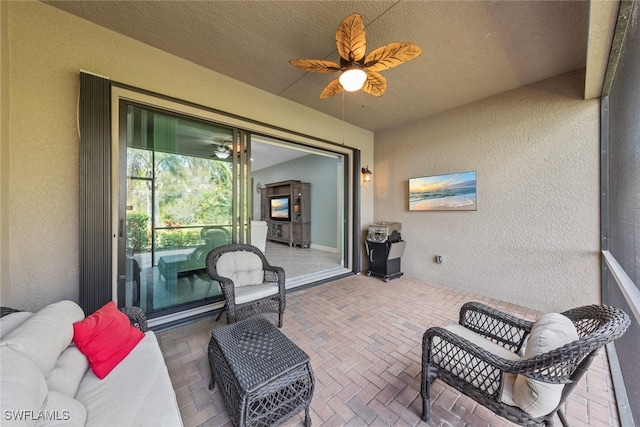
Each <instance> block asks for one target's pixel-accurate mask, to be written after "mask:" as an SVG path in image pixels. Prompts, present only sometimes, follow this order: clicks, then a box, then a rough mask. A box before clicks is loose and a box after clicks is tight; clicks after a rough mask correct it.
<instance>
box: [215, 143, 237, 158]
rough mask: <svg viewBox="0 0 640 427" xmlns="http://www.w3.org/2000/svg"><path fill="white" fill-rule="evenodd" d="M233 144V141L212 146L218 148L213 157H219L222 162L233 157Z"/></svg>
mask: <svg viewBox="0 0 640 427" xmlns="http://www.w3.org/2000/svg"><path fill="white" fill-rule="evenodd" d="M231 143H232V141H221V142H218V143H215V142H214V143H213V144H211V145H213V146H214V147H216V148H215V150H214V151H213V154H212V155H211V157H217V158H218V159H220V160H224V159H226V158H227V157H229V156H230V155H231V149H230V148H231Z"/></svg>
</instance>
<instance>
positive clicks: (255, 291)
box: [235, 284, 278, 304]
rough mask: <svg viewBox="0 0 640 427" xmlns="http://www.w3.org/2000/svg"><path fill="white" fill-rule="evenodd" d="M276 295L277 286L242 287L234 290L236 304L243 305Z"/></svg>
mask: <svg viewBox="0 0 640 427" xmlns="http://www.w3.org/2000/svg"><path fill="white" fill-rule="evenodd" d="M277 293H278V286H277V285H271V284H265V285H250V286H242V287H240V288H235V294H236V304H244V303H245V302H249V301H255V300H257V299H260V298H265V297H268V296H270V295H275V294H277Z"/></svg>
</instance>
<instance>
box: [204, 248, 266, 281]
mask: <svg viewBox="0 0 640 427" xmlns="http://www.w3.org/2000/svg"><path fill="white" fill-rule="evenodd" d="M216 271H217V272H218V275H219V276H222V277H226V278H228V279H231V280H232V281H233V284H234V287H236V288H238V287H241V286H250V285H261V284H262V283H263V282H264V271H263V270H262V260H261V259H260V257H259V256H258V255H256V254H254V253H253V252H247V251H237V252H227V253H224V254H222V255H220V258H218V262H217V263H216Z"/></svg>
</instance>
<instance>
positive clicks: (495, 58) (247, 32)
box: [46, 1, 615, 131]
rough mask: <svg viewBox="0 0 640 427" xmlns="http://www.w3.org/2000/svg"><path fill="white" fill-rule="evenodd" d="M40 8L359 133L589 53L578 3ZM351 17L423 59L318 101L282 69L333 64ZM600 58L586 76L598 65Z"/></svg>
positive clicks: (301, 78) (372, 43)
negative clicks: (338, 37)
mask: <svg viewBox="0 0 640 427" xmlns="http://www.w3.org/2000/svg"><path fill="white" fill-rule="evenodd" d="M46 3H47V4H49V5H51V6H54V7H56V8H59V9H62V10H64V11H67V12H69V13H72V14H74V15H77V16H79V17H82V18H85V19H88V20H90V21H93V22H95V23H96V24H98V25H101V26H103V27H106V28H109V29H111V30H113V31H116V32H118V33H121V34H123V35H126V36H128V37H131V38H133V39H136V40H139V41H141V42H144V43H146V44H148V45H151V46H154V47H156V48H158V49H161V50H163V51H166V52H169V53H172V54H174V55H176V56H179V57H182V58H184V59H187V60H189V61H191V62H194V63H196V64H199V65H201V66H203V67H206V68H209V69H211V70H214V71H216V72H218V73H221V74H224V75H227V76H229V77H232V78H234V79H236V80H239V81H242V82H244V83H247V84H249V85H251V86H254V87H257V88H260V89H262V90H265V91H267V92H270V93H273V94H275V95H278V96H281V97H283V98H286V99H290V100H292V101H295V102H297V103H300V104H303V105H306V106H308V107H310V108H313V109H315V110H318V111H321V112H324V113H326V114H328V115H331V116H334V117H337V118H340V119H342V118H344V119H345V120H346V121H347V122H349V123H352V124H354V125H357V126H360V127H362V128H365V129H369V130H371V131H379V130H385V129H390V128H393V127H396V126H399V125H402V124H406V123H408V122H411V121H414V120H417V119H421V118H424V117H427V116H430V115H433V114H436V113H439V112H442V111H445V110H448V109H451V108H454V107H457V106H460V105H464V104H467V103H470V102H473V101H476V100H479V99H482V98H485V97H487V96H491V95H494V94H498V93H501V92H504V91H506V90H510V89H514V88H517V87H520V86H523V85H526V84H529V83H532V82H535V81H539V80H542V79H545V78H548V77H552V76H555V75H558V74H562V73H565V72H568V71H572V70H576V69H582V68H585V67H586V65H587V46H588V45H589V44H591V43H592V40H590V39H589V33H588V31H589V27H590V16H589V8H590V3H589V2H586V1H577V2H572V1H193V2H192V1H46ZM354 12H357V13H360V14H361V15H362V17H363V19H364V22H365V25H366V38H367V52H371V51H372V50H373V49H375V48H377V47H379V46H382V45H384V44H387V43H390V42H394V41H410V42H413V43H415V44H417V45H418V46H420V47H421V48H422V51H423V54H422V56H420V57H418V58H416V59H414V60H413V61H411V62H408V63H406V64H402V65H400V66H398V67H396V68H393V69H389V70H385V71H382V74H383V75H384V76H385V77H386V79H387V83H388V89H387V91H386V93H385V94H384V95H383V96H382V97H373V96H371V95H368V94H366V93H364V92H356V93H347V94H345V95H344V97H343V96H342V94H339V95H336V96H334V97H332V98H330V99H326V100H321V99H319V95H320V92H321V91H322V89H323V88H324V86H325V85H326V84H327V83H328V82H329V81H331V80H332V79H333V78H335V77H337V75H334V74H321V73H305V72H304V71H301V70H299V69H297V68H294V67H292V66H291V65H290V64H289V62H288V61H289V59H293V58H309V59H329V60H332V61H336V62H337V61H338V60H339V56H338V53H337V51H336V47H335V31H336V28H337V26H338V24H339V23H340V21H342V19H344V18H345V17H346V16H348V15H349V14H351V13H354ZM614 23H615V20H614V22H605V23H604V24H602V25H604V26H605V27H607V26H610V25H613V24H614ZM594 44H595V43H594ZM609 45H610V44H609ZM604 46H605V47H604V49H607V48H608V45H607V42H605V43H604ZM602 56H603V58H602V59H601V60H600V61H594V62H597V64H595V65H594V66H597V67H598V68H603V63H602V61H605V62H604V66H606V55H604V54H603V55H602ZM598 78H599V77H598Z"/></svg>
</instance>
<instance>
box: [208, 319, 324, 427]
mask: <svg viewBox="0 0 640 427" xmlns="http://www.w3.org/2000/svg"><path fill="white" fill-rule="evenodd" d="M209 363H210V364H211V384H209V389H210V390H212V389H213V387H214V385H215V381H217V382H218V386H219V387H220V393H221V394H222V397H223V399H224V405H225V408H226V410H227V413H228V414H229V417H230V418H231V420H232V421H233V424H234V425H235V426H274V425H278V424H281V423H283V422H284V421H286V420H288V419H289V418H291V417H292V416H294V415H296V414H297V413H299V412H300V411H301V410H303V409H304V411H305V425H306V426H310V425H311V418H310V417H309V405H310V404H311V397H312V396H313V387H314V378H313V371H312V370H311V364H310V363H309V356H308V355H307V354H306V353H305V352H304V351H302V350H301V349H300V348H299V347H298V346H296V345H295V344H294V343H293V342H291V341H290V340H289V339H288V338H287V337H286V336H284V334H283V333H282V332H280V331H279V330H278V329H277V328H276V327H275V326H274V325H273V324H272V323H271V322H269V321H268V320H267V319H265V318H264V317H263V316H253V317H250V318H248V319H245V320H242V321H240V322H236V323H233V324H231V325H227V326H223V327H221V328H218V329H214V330H213V331H212V332H211V340H210V341H209Z"/></svg>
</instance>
